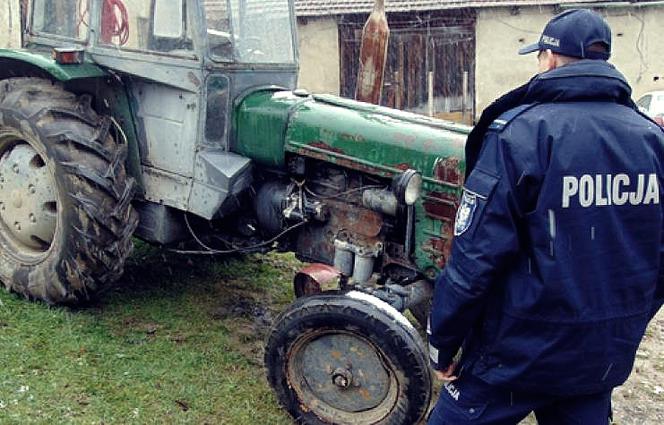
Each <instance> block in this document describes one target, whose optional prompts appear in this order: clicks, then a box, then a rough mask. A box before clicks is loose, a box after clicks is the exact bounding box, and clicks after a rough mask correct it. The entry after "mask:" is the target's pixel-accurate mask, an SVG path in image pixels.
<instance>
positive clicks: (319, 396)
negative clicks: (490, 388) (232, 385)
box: [265, 291, 431, 425]
mask: <svg viewBox="0 0 664 425" xmlns="http://www.w3.org/2000/svg"><path fill="white" fill-rule="evenodd" d="M265 363H266V367H267V370H268V380H269V382H270V385H271V386H272V388H273V389H274V391H275V393H276V394H277V397H278V399H279V402H280V403H281V405H282V406H283V407H284V408H285V409H286V410H287V411H288V412H289V413H290V414H291V416H292V417H293V418H294V419H295V420H296V421H297V422H298V423H301V424H307V425H322V424H339V425H360V424H362V425H369V424H380V425H412V424H416V423H418V422H419V421H420V420H421V419H422V418H423V417H424V415H425V413H426V411H427V408H428V406H429V402H430V400H431V375H430V373H429V369H428V360H427V357H426V354H425V350H424V347H423V344H422V341H421V339H420V337H419V335H418V334H417V332H416V331H415V329H414V328H413V327H412V325H411V324H410V323H409V322H408V321H407V320H406V318H405V317H404V316H402V315H401V314H400V313H399V312H397V311H396V310H395V309H393V308H392V307H391V306H389V305H388V304H386V303H384V302H383V301H380V300H378V299H377V298H374V297H371V296H369V295H366V294H363V293H359V292H354V291H353V292H349V293H346V294H340V293H331V294H321V295H316V296H311V297H306V298H302V299H299V300H297V301H296V302H295V303H293V304H292V305H291V307H290V308H289V309H288V310H287V311H286V312H284V313H283V314H282V315H281V316H280V317H279V318H278V320H277V322H276V325H275V326H274V328H273V330H272V332H271V335H270V337H269V340H268V344H267V348H266V353H265Z"/></svg>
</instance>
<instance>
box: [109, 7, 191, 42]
mask: <svg viewBox="0 0 664 425" xmlns="http://www.w3.org/2000/svg"><path fill="white" fill-rule="evenodd" d="M189 15H190V14H188V13H187V7H186V1H185V0H102V7H101V21H100V29H99V42H100V44H102V45H106V46H112V47H116V48H119V49H124V50H132V51H149V52H160V53H168V54H173V55H191V54H192V50H193V48H194V45H193V40H192V37H191V35H192V33H193V32H192V28H193V25H192V22H191V16H189Z"/></svg>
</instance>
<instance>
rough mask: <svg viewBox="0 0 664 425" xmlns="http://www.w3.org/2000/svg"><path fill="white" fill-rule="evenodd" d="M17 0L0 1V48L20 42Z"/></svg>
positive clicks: (15, 45)
mask: <svg viewBox="0 0 664 425" xmlns="http://www.w3.org/2000/svg"><path fill="white" fill-rule="evenodd" d="M20 37H21V24H20V9H19V0H4V1H0V48H7V47H19V46H20V44H21V41H20V40H21V38H20Z"/></svg>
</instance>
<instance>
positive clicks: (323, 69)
mask: <svg viewBox="0 0 664 425" xmlns="http://www.w3.org/2000/svg"><path fill="white" fill-rule="evenodd" d="M298 36H299V43H300V77H299V81H298V86H299V87H300V88H304V89H307V90H309V91H310V92H311V93H330V94H336V95H338V94H339V86H340V83H339V72H340V70H339V62H340V57H339V30H338V28H337V21H336V19H334V18H317V19H310V18H308V19H306V20H303V19H300V20H299V22H298Z"/></svg>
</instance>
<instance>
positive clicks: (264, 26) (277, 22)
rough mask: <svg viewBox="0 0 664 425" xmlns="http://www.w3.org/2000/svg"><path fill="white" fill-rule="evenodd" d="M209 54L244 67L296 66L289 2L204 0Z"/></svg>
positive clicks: (276, 0)
mask: <svg viewBox="0 0 664 425" xmlns="http://www.w3.org/2000/svg"><path fill="white" fill-rule="evenodd" d="M203 4H204V5H205V15H206V21H207V34H208V40H209V45H210V52H211V54H212V56H213V57H214V58H215V59H218V60H221V61H235V62H244V63H266V64H268V63H274V64H288V63H293V62H295V51H294V46H293V27H292V21H291V14H290V5H289V2H288V0H205V1H204V3H203Z"/></svg>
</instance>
